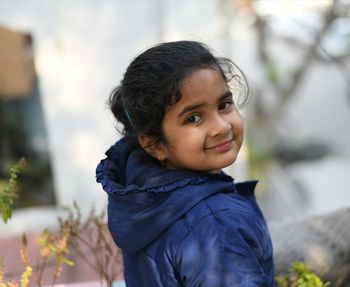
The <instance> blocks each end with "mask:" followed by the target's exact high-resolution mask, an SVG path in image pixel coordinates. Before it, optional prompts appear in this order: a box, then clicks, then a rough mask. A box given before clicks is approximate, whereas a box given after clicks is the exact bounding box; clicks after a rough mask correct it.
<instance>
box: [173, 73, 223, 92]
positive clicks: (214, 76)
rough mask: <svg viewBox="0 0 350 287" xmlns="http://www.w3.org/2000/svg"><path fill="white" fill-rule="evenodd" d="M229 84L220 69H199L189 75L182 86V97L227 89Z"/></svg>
mask: <svg viewBox="0 0 350 287" xmlns="http://www.w3.org/2000/svg"><path fill="white" fill-rule="evenodd" d="M226 88H227V83H226V81H225V79H224V77H223V75H222V73H221V72H220V71H219V70H218V69H214V68H205V69H199V70H195V71H194V72H192V73H191V74H190V75H188V76H187V77H186V78H185V79H184V80H183V82H182V84H181V86H180V93H181V96H182V97H184V96H185V97H186V95H187V96H190V95H193V94H196V93H200V94H202V93H204V92H205V93H206V92H209V91H214V90H216V89H226Z"/></svg>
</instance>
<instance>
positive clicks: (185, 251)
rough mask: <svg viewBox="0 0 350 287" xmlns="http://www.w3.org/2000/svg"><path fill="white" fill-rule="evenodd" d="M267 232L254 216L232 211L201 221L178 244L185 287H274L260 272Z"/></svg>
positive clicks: (216, 214)
mask: <svg viewBox="0 0 350 287" xmlns="http://www.w3.org/2000/svg"><path fill="white" fill-rule="evenodd" d="M266 240H267V238H266V230H264V226H263V225H262V224H261V222H260V221H259V220H258V219H257V218H255V217H254V216H252V215H250V214H247V213H244V212H236V211H232V210H226V211H220V212H217V213H215V214H210V215H207V216H205V217H204V218H202V219H201V220H200V221H199V222H198V223H197V224H196V225H195V227H194V228H193V229H192V230H191V231H190V232H189V233H188V234H187V236H186V237H185V238H184V239H183V241H182V242H181V243H180V244H179V245H178V249H177V251H176V255H175V258H176V259H175V260H176V269H177V272H178V276H179V278H180V280H181V282H182V284H183V285H184V286H188V287H196V286H197V287H209V286H210V287H230V286H235V287H237V286H244V287H253V286H259V287H262V286H269V287H270V286H274V284H273V283H271V278H269V277H271V275H266V274H265V273H264V269H263V266H262V265H263V260H264V259H263V258H264V250H265V248H264V246H266Z"/></svg>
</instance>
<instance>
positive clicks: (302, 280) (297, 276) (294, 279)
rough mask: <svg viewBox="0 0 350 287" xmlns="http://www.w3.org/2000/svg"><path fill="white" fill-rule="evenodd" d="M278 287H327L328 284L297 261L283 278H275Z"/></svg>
mask: <svg viewBox="0 0 350 287" xmlns="http://www.w3.org/2000/svg"><path fill="white" fill-rule="evenodd" d="M276 283H277V286H279V287H327V286H330V283H329V282H327V283H323V282H322V280H321V279H320V277H318V276H317V275H316V274H315V273H313V272H312V271H311V270H310V269H309V267H308V266H307V265H306V264H304V263H302V262H300V261H297V262H295V263H294V265H293V267H292V268H291V269H290V270H289V272H288V274H287V275H285V276H277V277H276Z"/></svg>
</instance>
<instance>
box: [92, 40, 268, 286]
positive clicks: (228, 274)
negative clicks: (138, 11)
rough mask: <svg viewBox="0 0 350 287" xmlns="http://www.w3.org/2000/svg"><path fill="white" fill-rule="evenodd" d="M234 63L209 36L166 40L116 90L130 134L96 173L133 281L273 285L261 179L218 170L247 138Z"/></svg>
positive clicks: (117, 112)
mask: <svg viewBox="0 0 350 287" xmlns="http://www.w3.org/2000/svg"><path fill="white" fill-rule="evenodd" d="M236 71H239V70H238V69H237V67H236V66H235V65H234V63H233V62H232V61H230V60H229V59H227V58H218V57H215V56H213V54H212V53H211V52H210V50H209V49H208V48H207V47H206V46H205V45H204V44H201V43H198V42H192V41H179V42H170V43H163V44H160V45H157V46H154V47H152V48H150V49H148V50H146V51H145V52H143V53H142V54H140V55H139V56H138V57H136V58H135V59H134V60H133V61H132V62H131V64H130V66H129V67H128V68H127V70H126V72H125V74H124V78H123V80H122V81H121V84H120V85H119V86H118V87H117V88H116V89H115V90H114V91H113V92H112V94H111V97H110V106H111V110H112V112H113V114H114V116H115V117H116V119H117V121H118V122H120V123H122V124H123V126H124V130H123V134H124V137H123V138H122V139H121V140H120V141H118V142H117V143H116V144H115V145H114V146H112V147H111V148H110V149H109V150H108V151H107V152H106V155H107V158H106V159H104V160H102V161H101V162H100V164H99V165H98V167H97V170H96V176H97V181H98V182H100V183H101V184H102V186H103V188H104V190H105V191H106V192H107V194H108V196H109V204H108V225H109V229H110V232H111V234H112V237H113V239H114V241H115V243H116V244H117V245H118V246H119V247H120V248H121V249H122V251H123V258H124V275H125V281H126V286H127V287H160V286H162V287H173V286H174V287H175V286H189V287H195V286H201V287H207V286H208V287H219V286H220V287H221V286H224V287H226V286H274V268H273V257H272V245H271V240H270V235H269V232H268V229H267V226H266V223H265V220H264V218H263V215H262V213H261V211H260V209H259V207H258V206H257V204H256V202H255V198H254V188H255V185H256V181H250V182H245V183H235V182H234V180H233V179H232V178H231V177H230V176H228V175H226V174H225V173H224V172H223V171H222V170H221V169H222V168H224V167H227V166H229V165H230V164H232V163H233V162H234V161H235V160H236V158H237V155H238V152H239V150H240V147H241V145H242V139H243V123H242V119H241V116H240V114H239V112H238V110H237V108H236V106H235V103H234V99H233V93H236V92H237V90H231V89H230V88H229V87H230V86H231V84H232V82H235V83H238V84H239V85H240V86H241V87H246V86H245V81H244V76H242V74H237V73H236ZM240 75H241V76H240ZM242 80H243V81H242Z"/></svg>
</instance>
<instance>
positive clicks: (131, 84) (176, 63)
mask: <svg viewBox="0 0 350 287" xmlns="http://www.w3.org/2000/svg"><path fill="white" fill-rule="evenodd" d="M203 68H213V69H219V71H220V72H221V73H222V76H223V78H224V79H225V81H226V83H227V84H228V85H230V86H232V85H231V84H232V83H233V82H234V83H235V84H238V86H237V87H238V90H239V91H241V90H242V88H243V90H244V91H245V92H244V93H243V101H240V103H242V102H245V101H246V99H247V96H248V85H247V81H246V78H245V76H244V74H243V73H242V71H241V70H240V69H239V68H238V67H237V66H236V65H235V64H234V63H233V62H232V61H231V60H230V59H227V58H223V57H215V56H214V55H213V54H212V52H211V51H210V50H209V48H208V47H207V46H206V45H205V44H203V43H199V42H194V41H178V42H169V43H162V44H158V45H156V46H154V47H152V48H149V49H147V50H146V51H144V52H143V53H141V54H140V55H139V56H137V57H136V58H135V59H134V60H133V61H132V62H131V63H130V65H129V67H128V68H127V70H126V72H125V74H124V78H123V79H122V81H121V83H120V85H119V86H118V87H116V88H115V89H114V90H113V91H112V93H111V95H110V98H109V105H110V107H111V110H112V112H113V114H114V116H115V118H116V119H117V121H118V122H120V123H122V124H123V126H124V129H123V131H122V133H123V134H124V135H127V136H129V137H130V138H131V139H133V141H134V143H137V135H139V134H145V135H147V136H151V137H154V139H155V140H158V141H159V140H165V139H164V137H163V133H162V129H161V124H162V120H163V117H164V114H165V113H166V110H167V107H168V106H169V105H172V104H174V103H176V102H177V101H179V100H180V98H181V94H180V88H181V83H182V81H183V80H184V79H185V78H186V77H187V76H189V75H190V74H191V73H193V72H194V71H196V70H198V69H203ZM233 94H235V91H233ZM239 97H240V100H242V94H241V93H240V96H239Z"/></svg>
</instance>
